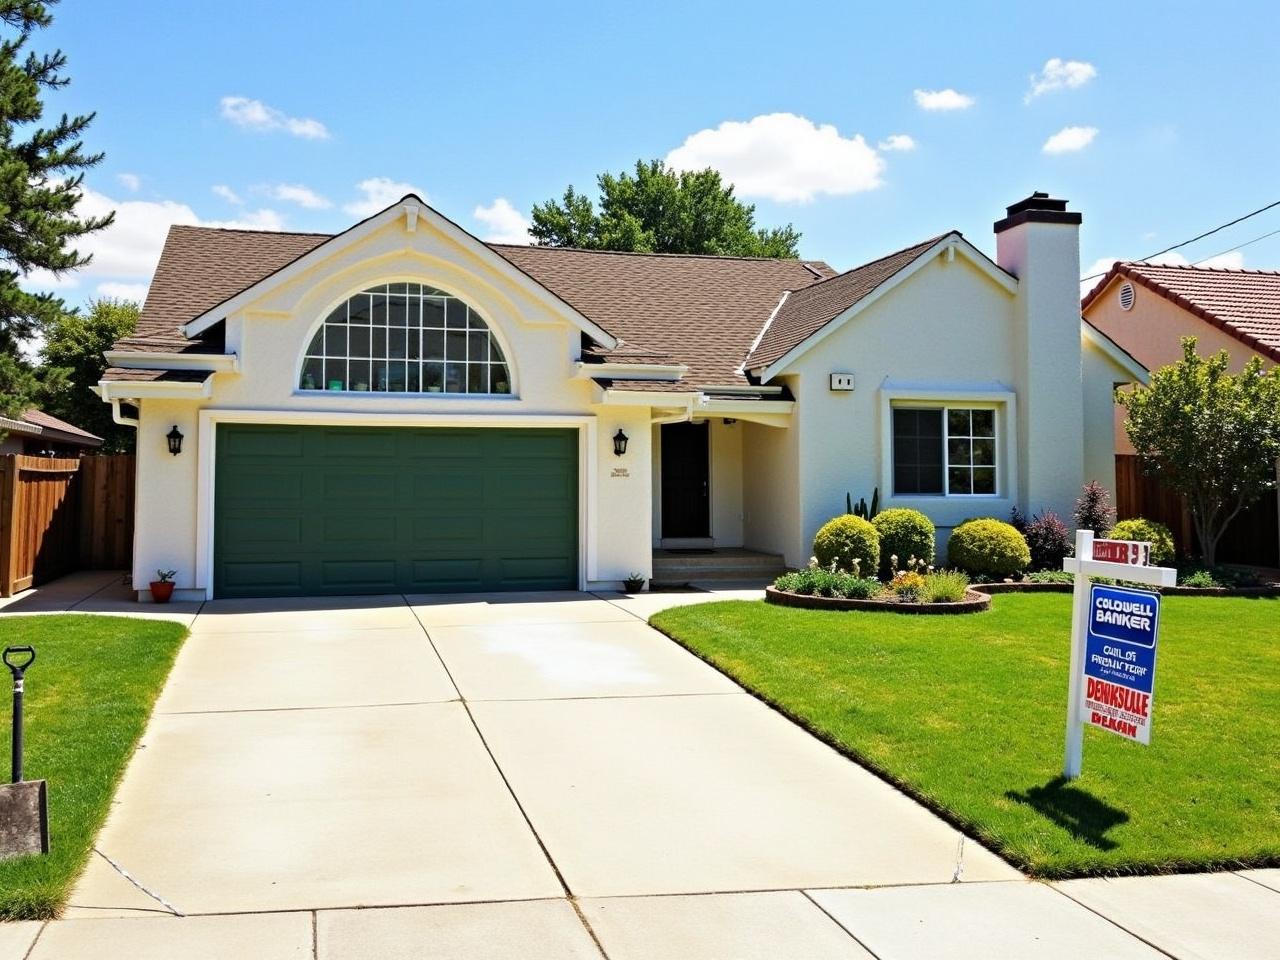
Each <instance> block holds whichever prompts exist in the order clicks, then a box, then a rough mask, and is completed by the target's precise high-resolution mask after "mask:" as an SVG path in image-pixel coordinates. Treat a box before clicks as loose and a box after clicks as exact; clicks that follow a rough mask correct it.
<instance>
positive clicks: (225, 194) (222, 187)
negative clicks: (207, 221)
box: [212, 183, 244, 207]
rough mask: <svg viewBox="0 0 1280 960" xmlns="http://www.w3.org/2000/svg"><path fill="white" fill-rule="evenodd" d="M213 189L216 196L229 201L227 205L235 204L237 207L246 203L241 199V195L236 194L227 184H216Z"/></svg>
mask: <svg viewBox="0 0 1280 960" xmlns="http://www.w3.org/2000/svg"><path fill="white" fill-rule="evenodd" d="M212 189H213V192H214V194H216V195H217V196H219V197H221V198H222V199H223V200H225V201H227V203H233V204H235V205H236V206H237V207H238V206H240V204H242V203H244V201H243V200H241V199H240V194H238V193H236V192H235V191H234V190H232V189H231V188H230V187H228V186H227V185H226V184H225V183H215V184H214V185H213V188H212Z"/></svg>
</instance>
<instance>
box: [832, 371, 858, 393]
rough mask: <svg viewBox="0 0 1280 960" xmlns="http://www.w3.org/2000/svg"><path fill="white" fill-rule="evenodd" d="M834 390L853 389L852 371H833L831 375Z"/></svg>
mask: <svg viewBox="0 0 1280 960" xmlns="http://www.w3.org/2000/svg"><path fill="white" fill-rule="evenodd" d="M831 389H832V390H852V389H853V374H852V373H833V374H832V375H831Z"/></svg>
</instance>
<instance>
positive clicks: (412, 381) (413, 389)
mask: <svg viewBox="0 0 1280 960" xmlns="http://www.w3.org/2000/svg"><path fill="white" fill-rule="evenodd" d="M421 373H422V367H421V366H419V365H418V364H416V363H411V364H409V379H408V380H407V381H405V385H404V388H405V390H407V391H408V392H409V393H418V392H419V391H421V390H422V378H421Z"/></svg>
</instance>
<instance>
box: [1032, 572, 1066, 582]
mask: <svg viewBox="0 0 1280 960" xmlns="http://www.w3.org/2000/svg"><path fill="white" fill-rule="evenodd" d="M1027 582H1028V583H1075V582H1076V575H1075V574H1074V573H1067V571H1065V570H1037V571H1036V572H1035V573H1030V574H1027Z"/></svg>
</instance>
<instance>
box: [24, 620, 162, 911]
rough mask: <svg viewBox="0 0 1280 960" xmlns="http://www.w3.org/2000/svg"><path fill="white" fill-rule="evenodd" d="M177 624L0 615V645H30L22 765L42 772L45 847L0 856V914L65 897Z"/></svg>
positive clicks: (46, 906) (143, 719) (39, 907)
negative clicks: (36, 852)
mask: <svg viewBox="0 0 1280 960" xmlns="http://www.w3.org/2000/svg"><path fill="white" fill-rule="evenodd" d="M186 632H187V631H186V628H184V627H182V626H180V625H178V624H175V623H168V622H163V621H158V620H139V619H129V618H125V617H93V616H80V615H76V614H64V615H55V616H44V617H10V616H5V617H0V647H4V646H7V645H10V644H30V645H31V646H33V647H35V648H36V662H35V663H34V664H33V665H32V666H31V669H30V670H29V671H28V672H27V683H26V718H27V722H26V751H25V768H26V769H25V771H24V772H25V775H26V778H27V779H28V780H41V779H43V780H48V781H49V835H50V848H51V849H50V852H49V855H48V856H43V857H21V858H19V859H16V860H6V861H0V920H39V919H46V918H48V917H52V916H53V915H54V914H55V913H56V912H57V910H58V909H59V907H61V905H62V904H63V903H64V902H65V901H66V898H67V895H68V894H69V893H70V890H71V886H72V884H73V883H74V882H75V880H76V877H77V876H78V875H79V873H80V869H81V867H82V866H83V865H84V862H85V859H86V858H87V857H88V855H89V850H90V848H91V846H92V844H93V840H94V837H95V836H96V835H97V833H98V829H99V827H101V826H102V822H103V820H104V819H105V818H106V814H107V808H108V806H109V805H110V803H111V797H112V794H113V793H114V792H115V788H116V783H117V782H118V781H119V779H120V775H121V773H122V772H123V771H124V767H125V764H126V763H127V762H128V760H129V757H130V756H131V755H132V753H133V749H134V745H135V744H136V743H137V742H138V738H139V737H140V736H141V735H142V731H143V728H144V727H145V726H146V723H147V717H148V716H149V715H150V713H151V706H152V704H153V703H154V702H155V699H156V696H157V695H158V694H159V693H160V688H161V687H162V686H163V685H164V680H165V677H166V676H168V674H169V667H170V666H172V664H173V658H174V655H175V654H176V653H177V652H178V648H179V647H180V646H181V645H182V639H183V637H184V636H186ZM0 670H2V671H3V676H2V677H0V732H2V734H3V736H0V740H3V743H2V744H0V764H2V765H3V766H0V776H3V777H4V778H5V780H6V781H7V779H8V774H9V760H10V756H9V752H10V744H9V730H10V717H11V712H10V709H11V697H12V689H13V687H12V682H11V679H10V676H9V671H8V670H7V669H3V668H0Z"/></svg>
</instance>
